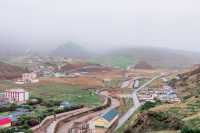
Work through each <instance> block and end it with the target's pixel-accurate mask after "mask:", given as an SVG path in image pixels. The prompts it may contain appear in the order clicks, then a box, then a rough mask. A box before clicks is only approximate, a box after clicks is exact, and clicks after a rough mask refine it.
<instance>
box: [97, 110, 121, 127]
mask: <svg viewBox="0 0 200 133" xmlns="http://www.w3.org/2000/svg"><path fill="white" fill-rule="evenodd" d="M118 118H119V113H118V112H117V110H116V109H109V110H108V111H106V112H105V113H104V114H102V115H101V116H100V117H99V118H98V119H96V120H95V126H96V127H100V128H110V127H111V126H112V125H113V123H114V122H115V121H116V120H117V119H118Z"/></svg>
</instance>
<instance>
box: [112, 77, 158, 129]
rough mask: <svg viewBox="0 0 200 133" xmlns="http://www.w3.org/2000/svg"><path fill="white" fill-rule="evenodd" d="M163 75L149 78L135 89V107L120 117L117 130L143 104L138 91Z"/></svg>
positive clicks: (133, 95)
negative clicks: (138, 96)
mask: <svg viewBox="0 0 200 133" xmlns="http://www.w3.org/2000/svg"><path fill="white" fill-rule="evenodd" d="M161 76H162V75H158V76H155V77H153V78H152V79H151V80H149V81H148V82H146V83H145V84H144V85H142V86H141V87H140V88H138V89H137V90H134V91H133V93H132V98H133V103H134V105H133V107H132V108H130V109H129V110H128V112H126V113H125V114H124V115H123V116H122V117H121V118H120V119H119V123H118V126H117V127H116V129H115V130H117V129H119V128H120V127H122V126H123V125H124V123H125V122H126V121H127V120H128V119H129V118H130V117H131V116H132V115H133V113H135V112H136V111H137V110H138V108H139V107H140V106H142V103H140V102H139V100H138V98H137V92H138V91H140V90H141V89H143V88H144V87H146V86H147V85H149V84H151V83H152V82H153V81H154V80H156V79H158V78H160V77H161Z"/></svg>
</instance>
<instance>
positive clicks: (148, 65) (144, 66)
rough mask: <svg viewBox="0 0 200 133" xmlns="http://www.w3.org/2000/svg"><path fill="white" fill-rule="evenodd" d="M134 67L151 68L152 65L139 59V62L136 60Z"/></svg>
mask: <svg viewBox="0 0 200 133" xmlns="http://www.w3.org/2000/svg"><path fill="white" fill-rule="evenodd" d="M134 68H135V69H147V70H148V69H153V67H152V66H151V65H150V64H148V63H147V62H145V61H140V62H138V63H137V64H136V65H135V67H134Z"/></svg>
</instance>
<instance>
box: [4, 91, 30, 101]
mask: <svg viewBox="0 0 200 133" xmlns="http://www.w3.org/2000/svg"><path fill="white" fill-rule="evenodd" d="M4 95H5V97H6V98H7V99H8V100H9V102H10V103H17V104H21V103H26V101H27V100H29V92H27V91H25V90H24V89H20V88H19V89H9V90H6V91H5V92H4Z"/></svg>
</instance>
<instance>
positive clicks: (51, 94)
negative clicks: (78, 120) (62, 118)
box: [31, 83, 101, 106]
mask: <svg viewBox="0 0 200 133" xmlns="http://www.w3.org/2000/svg"><path fill="white" fill-rule="evenodd" d="M31 95H32V96H35V97H41V98H43V99H46V100H47V99H48V100H50V99H51V100H68V101H70V102H73V103H75V104H83V105H87V106H93V105H94V106H97V105H100V103H101V102H100V98H99V97H98V96H97V95H96V94H95V93H94V92H91V91H88V90H83V89H81V88H80V87H79V86H69V85H65V84H54V83H52V84H43V85H40V86H38V87H37V88H33V89H31Z"/></svg>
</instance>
